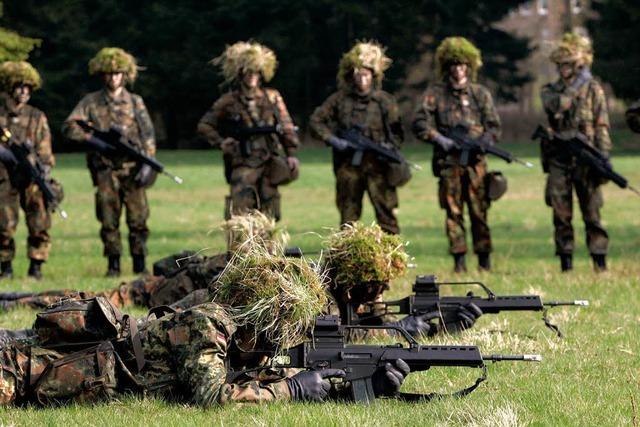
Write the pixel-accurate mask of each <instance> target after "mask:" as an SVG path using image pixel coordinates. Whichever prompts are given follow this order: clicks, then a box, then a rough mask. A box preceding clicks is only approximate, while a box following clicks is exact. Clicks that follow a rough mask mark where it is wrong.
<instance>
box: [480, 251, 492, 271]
mask: <svg viewBox="0 0 640 427" xmlns="http://www.w3.org/2000/svg"><path fill="white" fill-rule="evenodd" d="M478 270H480V271H491V256H490V254H489V252H478Z"/></svg>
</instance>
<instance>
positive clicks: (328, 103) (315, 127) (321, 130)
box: [309, 93, 339, 142]
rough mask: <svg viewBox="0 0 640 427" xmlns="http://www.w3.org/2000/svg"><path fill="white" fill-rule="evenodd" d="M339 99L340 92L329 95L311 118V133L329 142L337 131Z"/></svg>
mask: <svg viewBox="0 0 640 427" xmlns="http://www.w3.org/2000/svg"><path fill="white" fill-rule="evenodd" d="M338 101H339V95H338V93H334V94H333V95H331V96H329V98H327V99H326V100H325V101H324V102H323V103H322V105H320V106H319V107H318V108H316V109H315V110H314V112H313V114H311V117H310V118H309V127H310V128H311V135H312V136H313V137H314V138H317V139H319V140H321V141H323V142H327V141H328V140H329V138H331V137H332V136H333V135H334V134H335V132H336V127H337V124H336V114H337V111H336V108H337V104H338Z"/></svg>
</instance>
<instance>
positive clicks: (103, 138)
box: [75, 120, 183, 184]
mask: <svg viewBox="0 0 640 427" xmlns="http://www.w3.org/2000/svg"><path fill="white" fill-rule="evenodd" d="M75 122H76V124H77V125H78V126H80V127H81V128H82V130H84V131H85V132H87V133H90V134H91V138H90V139H89V141H87V142H88V143H89V144H90V145H91V147H93V148H94V149H96V150H97V151H99V152H101V153H105V154H118V155H121V156H125V157H128V158H130V159H131V160H134V161H136V162H140V163H143V164H145V165H148V166H149V167H151V169H153V170H154V171H156V172H158V173H161V174H164V175H166V176H168V177H169V178H171V179H172V180H173V181H174V182H176V183H177V184H182V182H183V180H182V178H180V177H179V176H176V175H174V174H172V173H170V172H167V171H166V170H165V169H164V165H163V164H162V163H160V162H159V161H158V160H156V159H155V158H153V157H151V156H148V155H146V154H145V153H143V152H142V150H140V149H139V148H138V147H136V146H135V145H134V144H133V143H132V142H131V141H129V140H128V139H127V138H126V137H125V136H124V135H123V134H122V132H121V131H120V130H119V129H118V128H116V127H113V126H112V127H111V128H110V129H109V130H108V131H103V130H99V129H96V128H95V127H93V126H92V125H91V124H89V123H87V122H86V121H84V120H76V121H75Z"/></svg>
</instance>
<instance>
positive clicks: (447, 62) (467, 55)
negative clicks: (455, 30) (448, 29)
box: [436, 37, 482, 81]
mask: <svg viewBox="0 0 640 427" xmlns="http://www.w3.org/2000/svg"><path fill="white" fill-rule="evenodd" d="M452 64H467V66H468V67H469V77H470V78H471V80H472V81H475V80H476V79H477V78H478V70H479V69H480V67H482V55H481V53H480V50H479V49H478V48H477V47H475V46H474V45H473V43H471V42H470V41H469V40H467V39H466V38H464V37H447V38H446V39H444V40H443V41H442V43H440V45H439V46H438V49H436V72H437V74H438V77H439V78H441V79H442V78H444V77H445V76H447V75H448V73H449V67H450V66H451V65H452Z"/></svg>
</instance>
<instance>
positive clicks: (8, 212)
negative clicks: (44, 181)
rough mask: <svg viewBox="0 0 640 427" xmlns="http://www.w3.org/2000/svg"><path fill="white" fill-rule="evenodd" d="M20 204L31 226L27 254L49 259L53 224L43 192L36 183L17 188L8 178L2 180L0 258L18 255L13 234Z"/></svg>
mask: <svg viewBox="0 0 640 427" xmlns="http://www.w3.org/2000/svg"><path fill="white" fill-rule="evenodd" d="M21 207H22V209H23V210H24V212H25V216H26V218H27V228H28V229H29V237H28V238H27V256H28V257H29V258H31V259H36V260H40V261H46V260H47V258H48V257H49V249H50V248H51V239H50V238H49V231H48V230H49V228H51V214H50V213H49V211H47V209H46V207H45V204H44V199H43V198H42V193H41V192H40V189H39V188H38V186H37V185H36V184H30V185H29V186H27V188H25V189H24V190H18V189H16V188H14V187H13V186H12V185H11V182H10V181H9V180H8V179H6V180H4V181H2V182H0V261H11V260H12V259H13V258H14V257H15V254H16V244H15V241H14V236H15V233H16V228H17V226H18V217H19V212H20V208H21Z"/></svg>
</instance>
